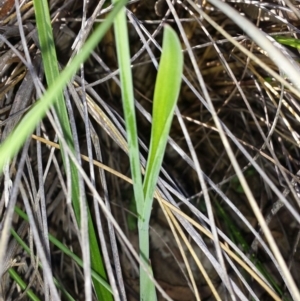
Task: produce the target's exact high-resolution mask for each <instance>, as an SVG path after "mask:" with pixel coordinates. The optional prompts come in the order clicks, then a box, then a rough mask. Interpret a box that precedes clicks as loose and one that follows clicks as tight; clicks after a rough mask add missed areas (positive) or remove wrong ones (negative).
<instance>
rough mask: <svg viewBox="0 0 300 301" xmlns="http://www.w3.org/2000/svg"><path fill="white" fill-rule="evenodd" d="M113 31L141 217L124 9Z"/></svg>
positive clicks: (140, 176)
mask: <svg viewBox="0 0 300 301" xmlns="http://www.w3.org/2000/svg"><path fill="white" fill-rule="evenodd" d="M112 2H113V3H118V2H120V1H119V0H113V1H112ZM114 31H115V38H116V48H117V55H118V64H119V68H120V81H121V93H122V102H123V110H124V117H125V123H126V134H127V142H128V150H129V159H130V168H131V174H132V181H133V189H134V197H135V201H136V207H137V213H138V215H141V214H142V209H143V206H144V196H143V183H142V174H141V165H140V152H139V144H138V134H137V127H136V116H135V108H134V95H133V83H132V74H131V66H130V52H129V39H128V30H127V21H126V12H125V8H123V9H122V10H121V12H120V14H118V16H117V17H116V18H115V21H114Z"/></svg>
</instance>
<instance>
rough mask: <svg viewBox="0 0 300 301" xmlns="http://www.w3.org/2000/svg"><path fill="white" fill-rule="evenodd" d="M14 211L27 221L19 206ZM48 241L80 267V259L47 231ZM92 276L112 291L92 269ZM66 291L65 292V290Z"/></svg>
mask: <svg viewBox="0 0 300 301" xmlns="http://www.w3.org/2000/svg"><path fill="white" fill-rule="evenodd" d="M15 212H16V213H17V214H18V215H19V216H20V217H21V218H22V219H23V220H25V221H27V222H28V216H27V215H26V213H24V212H23V211H22V210H21V209H20V208H19V207H15ZM11 234H12V236H13V237H14V238H15V240H16V241H17V242H18V243H19V244H20V245H21V246H22V248H23V249H24V250H25V251H26V252H27V253H28V254H30V252H31V251H30V248H29V247H28V246H27V245H26V243H25V242H24V241H23V240H22V238H21V237H20V236H19V235H18V233H16V232H15V231H14V230H13V229H11ZM49 241H50V242H51V243H53V244H54V245H55V246H56V247H57V248H58V249H59V250H61V251H62V252H63V253H65V254H66V255H67V256H69V257H70V258H72V260H74V261H75V262H76V263H77V264H78V265H79V266H80V267H83V262H82V260H81V259H80V258H79V257H78V256H77V255H76V254H74V253H73V252H72V251H71V250H70V249H69V248H67V247H66V246H65V245H64V244H63V243H62V242H60V241H59V240H58V239H56V238H55V237H54V236H53V235H51V234H50V233H49ZM91 274H92V277H93V279H94V280H95V281H97V282H98V283H99V284H101V285H102V286H104V287H105V288H106V289H107V290H108V291H109V292H111V293H112V290H111V287H110V285H109V284H108V283H107V282H106V281H105V279H103V278H102V277H101V276H100V275H99V274H97V273H96V272H95V271H94V270H92V271H91ZM65 293H66V292H65Z"/></svg>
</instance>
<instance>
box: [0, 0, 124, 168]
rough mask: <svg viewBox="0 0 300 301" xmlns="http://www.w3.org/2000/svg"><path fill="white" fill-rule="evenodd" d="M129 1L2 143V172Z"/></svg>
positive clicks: (98, 30) (113, 12)
mask: <svg viewBox="0 0 300 301" xmlns="http://www.w3.org/2000/svg"><path fill="white" fill-rule="evenodd" d="M126 3H127V0H120V2H118V4H117V5H116V6H115V8H114V9H113V10H112V12H111V13H110V14H109V15H108V16H107V17H106V19H105V21H104V22H103V23H102V24H101V25H100V26H99V27H97V28H96V29H95V31H94V32H93V34H92V35H91V37H90V38H89V39H88V40H87V42H86V43H85V45H84V46H83V47H82V49H81V51H80V52H79V53H78V55H76V57H75V58H74V59H73V61H72V62H71V63H70V64H69V65H68V66H67V67H66V68H65V69H64V70H63V71H62V72H61V74H60V75H59V77H58V78H56V80H55V82H54V83H53V84H52V85H51V86H50V87H49V88H48V90H47V91H46V92H45V94H44V96H43V97H42V99H41V100H39V101H38V102H37V103H36V104H35V105H34V106H33V107H32V109H30V111H29V112H28V113H27V114H26V115H25V116H24V117H23V119H22V120H21V121H20V122H19V124H18V125H17V126H16V128H15V130H14V131H13V132H12V133H11V134H10V135H9V136H8V137H7V139H5V141H4V142H3V143H2V144H1V145H0V173H2V169H3V167H4V164H5V163H6V162H7V161H10V160H11V158H13V157H14V156H15V155H16V154H17V153H18V151H19V150H20V148H21V147H22V146H23V144H24V142H25V140H26V139H27V138H28V136H29V135H30V134H31V133H32V132H33V131H34V129H35V127H36V125H37V124H38V123H39V122H40V121H41V119H42V118H43V117H44V116H45V114H46V112H47V111H48V109H49V108H50V106H51V105H53V104H54V102H55V100H56V98H57V91H62V90H63V88H64V87H65V86H66V84H67V82H68V81H70V79H71V78H72V77H73V76H74V74H75V73H76V71H77V70H78V68H79V67H80V65H81V64H82V63H83V62H84V61H85V60H86V59H87V58H88V57H89V55H90V53H91V50H92V49H94V48H95V47H96V46H97V45H98V44H99V41H100V40H101V39H102V37H103V36H104V34H105V33H106V31H107V30H108V29H109V27H110V26H111V24H112V23H113V20H114V18H115V16H116V15H117V14H118V12H119V11H120V9H121V7H123V6H124V5H125V4H126Z"/></svg>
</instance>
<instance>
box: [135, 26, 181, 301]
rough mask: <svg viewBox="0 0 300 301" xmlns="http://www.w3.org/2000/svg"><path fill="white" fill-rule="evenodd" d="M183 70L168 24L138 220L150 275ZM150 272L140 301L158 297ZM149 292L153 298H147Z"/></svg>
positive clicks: (143, 282) (142, 278)
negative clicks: (159, 192)
mask: <svg viewBox="0 0 300 301" xmlns="http://www.w3.org/2000/svg"><path fill="white" fill-rule="evenodd" d="M182 70H183V55H182V51H181V45H180V41H179V39H178V37H177V35H176V33H175V31H174V30H173V29H172V28H171V27H169V26H165V29H164V36H163V48H162V55H161V59H160V64H159V68H158V74H157V78H156V84H155V91H154V100H153V110H152V128H151V141H150V147H149V155H148V160H147V166H146V173H145V179H144V183H143V192H144V198H145V204H144V208H143V215H142V218H141V219H139V223H138V226H139V246H140V252H141V255H142V258H143V260H144V262H145V263H146V264H148V266H149V270H148V273H149V274H152V270H151V267H150V264H149V220H150V215H151V209H152V203H153V195H154V190H155V187H156V184H157V180H158V176H159V172H160V168H161V165H162V160H163V157H164V153H165V148H166V145H167V140H168V136H169V132H170V128H171V123H172V120H173V114H174V110H175V106H176V102H177V99H178V95H179V91H180V85H181V76H182ZM148 273H146V272H145V271H144V269H140V287H141V288H140V289H141V300H154V298H155V297H156V294H155V288H154V285H153V283H152V281H151V280H150V279H149V277H148ZM149 295H150V299H148V298H149Z"/></svg>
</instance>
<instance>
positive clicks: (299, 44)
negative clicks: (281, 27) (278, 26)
mask: <svg viewBox="0 0 300 301" xmlns="http://www.w3.org/2000/svg"><path fill="white" fill-rule="evenodd" d="M273 38H274V40H276V41H277V42H278V43H280V44H282V45H287V46H290V47H293V48H296V49H300V40H299V39H295V38H287V37H284V36H274V37H273Z"/></svg>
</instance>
